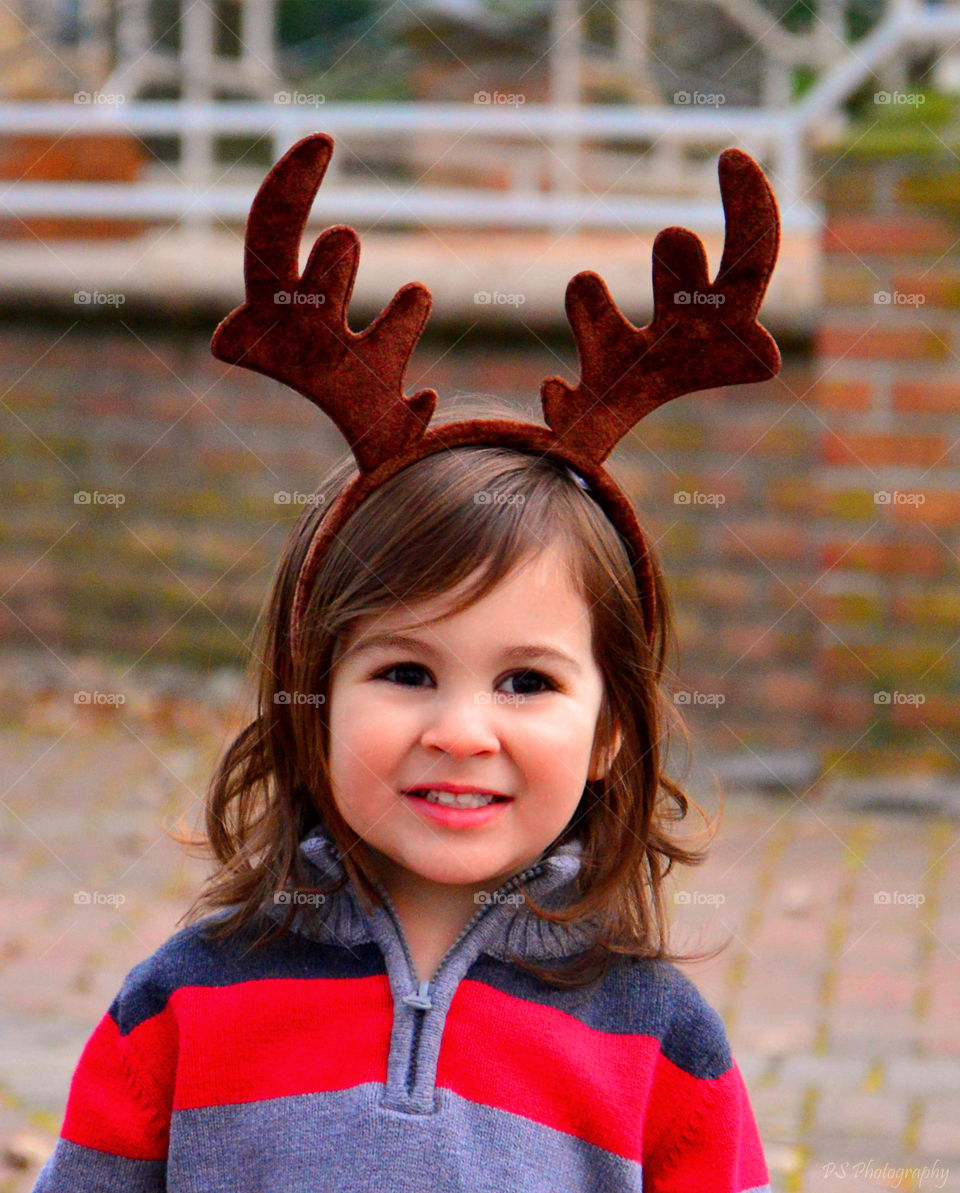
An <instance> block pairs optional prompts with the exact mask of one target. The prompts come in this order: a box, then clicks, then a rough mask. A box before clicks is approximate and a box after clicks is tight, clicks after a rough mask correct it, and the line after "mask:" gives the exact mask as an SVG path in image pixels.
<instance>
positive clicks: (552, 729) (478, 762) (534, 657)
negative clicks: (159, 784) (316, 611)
mask: <svg viewBox="0 0 960 1193" xmlns="http://www.w3.org/2000/svg"><path fill="white" fill-rule="evenodd" d="M448 605H449V598H444V599H443V601H442V602H435V601H429V602H420V603H418V604H416V605H411V606H403V605H401V606H398V607H397V608H396V609H395V610H391V611H389V612H388V613H385V614H378V615H370V616H368V617H365V618H362V619H361V620H360V622H359V624H358V625H357V626H356V627H355V628H354V630H353V633H352V634H351V636H350V639H349V641H348V642H347V643H346V644H345V649H344V652H343V654H342V655H341V656H340V658H339V660H338V662H337V663H336V664H335V666H334V668H333V671H332V674H331V682H330V693H329V699H330V772H331V779H332V785H333V795H334V800H335V802H336V805H337V807H338V809H339V811H340V813H341V814H342V816H343V818H344V820H346V822H347V823H348V824H349V825H350V827H351V828H352V829H353V830H354V832H356V833H357V834H358V835H359V836H360V837H362V838H363V839H364V841H366V842H367V844H368V845H370V846H372V847H373V851H374V854H373V856H374V859H375V861H380V862H382V863H383V864H382V865H381V866H380V876H381V877H385V875H386V874H389V873H393V874H397V873H402V872H406V873H405V874H404V875H403V877H405V878H406V877H409V878H414V877H416V879H418V880H420V881H424V882H427V883H442V884H474V885H475V886H477V887H478V888H483V887H486V886H488V885H489V883H490V882H491V881H492V880H494V879H496V880H499V881H504V880H505V879H506V878H508V877H510V876H512V875H513V874H515V873H516V872H518V871H520V870H522V869H524V868H525V867H526V866H528V865H529V864H530V863H531V862H533V861H534V860H535V859H536V858H538V857H539V856H540V855H541V854H542V853H543V851H544V850H545V849H546V848H547V846H548V845H550V843H551V842H552V841H553V840H554V838H555V837H556V836H557V835H558V834H559V833H560V832H561V831H562V830H563V829H564V828H565V826H566V825H567V824H568V823H569V821H570V819H571V818H572V816H573V814H574V812H575V810H576V808H577V805H578V803H579V802H580V797H581V795H582V793H583V789H584V784H585V782H586V781H587V778H588V777H591V778H593V777H596V776H597V774H599V773H600V770H599V769H598V768H596V767H595V768H593V769H592V770H591V765H590V764H591V749H592V746H593V743H594V734H595V730H596V725H597V717H598V714H599V711H600V703H601V696H602V693H603V679H602V676H601V673H600V671H599V669H598V667H597V665H596V662H595V660H594V658H593V653H592V649H591V622H590V613H589V610H588V608H587V605H586V603H585V602H584V600H583V598H582V597H581V596H580V595H579V593H577V592H576V590H575V589H574V588H573V587H572V586H571V582H570V579H569V577H568V575H567V568H566V564H565V562H564V560H563V557H562V555H560V554H559V553H558V552H557V551H556V550H555V549H553V548H551V549H546V550H544V551H543V552H540V553H538V554H537V555H536V556H535V557H534V559H533V561H532V562H530V563H528V564H527V565H526V566H523V567H521V568H519V569H515V570H514V572H512V573H511V574H510V575H508V576H507V577H505V578H504V580H502V581H501V583H500V584H499V585H498V586H497V587H496V588H494V589H493V590H492V591H491V592H489V593H488V594H487V595H486V596H485V597H484V598H483V599H482V600H479V601H476V602H474V603H473V604H472V605H471V606H470V607H469V608H467V609H464V610H461V611H460V612H459V613H456V614H454V615H452V616H450V615H448V616H447V617H445V618H444V619H442V620H440V621H437V622H434V623H433V624H431V625H424V624H422V622H423V621H426V620H427V619H428V618H430V617H433V616H436V615H437V614H438V613H439V612H440V611H441V610H442V609H443V608H445V607H448ZM401 631H402V633H403V634H404V635H405V636H406V637H408V638H409V639H410V641H409V642H408V643H407V644H405V645H399V644H396V643H395V644H388V643H383V642H379V643H378V642H377V641H376V639H377V638H379V637H380V636H382V635H385V634H390V633H394V634H396V633H400V632H401ZM414 640H415V641H414ZM510 652H514V653H513V654H511V653H510ZM442 783H452V784H461V785H463V786H470V787H475V788H478V789H480V790H481V791H484V792H496V793H499V794H501V795H506V796H510V797H511V799H510V801H509V802H508V803H506V804H498V805H496V808H495V810H494V814H493V815H492V816H491V817H490V818H488V819H486V820H484V821H483V822H479V821H478V822H476V823H470V824H463V825H459V826H456V827H454V826H450V825H443V824H439V823H438V822H437V820H436V819H434V818H433V817H431V816H430V815H429V813H428V812H427V811H426V809H425V806H424V801H423V800H421V799H418V798H416V797H414V796H409V795H406V794H405V792H407V791H409V790H410V789H411V788H425V787H431V786H433V785H435V784H442ZM378 855H383V856H382V857H378ZM396 867H400V868H402V869H401V870H400V871H398V870H397V869H396ZM497 884H499V883H497Z"/></svg>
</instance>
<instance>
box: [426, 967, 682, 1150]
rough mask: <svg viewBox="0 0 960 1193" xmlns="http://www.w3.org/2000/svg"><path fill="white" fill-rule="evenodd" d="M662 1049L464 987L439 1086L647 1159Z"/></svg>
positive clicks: (449, 1028)
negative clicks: (650, 1105)
mask: <svg viewBox="0 0 960 1193" xmlns="http://www.w3.org/2000/svg"><path fill="white" fill-rule="evenodd" d="M659 1050H660V1045H659V1041H658V1040H657V1039H656V1038H655V1037H652V1036H645V1035H620V1034H614V1033H611V1032H604V1031H598V1030H597V1029H596V1028H592V1027H588V1026H587V1025H586V1024H584V1023H581V1022H580V1020H579V1019H577V1018H575V1017H574V1016H572V1015H569V1014H566V1013H565V1012H563V1011H558V1010H555V1009H554V1008H553V1007H547V1006H542V1005H541V1004H539V1003H536V1002H531V1001H529V1000H527V999H523V998H515V997H512V996H511V995H508V994H504V993H503V992H502V991H500V990H496V989H495V988H493V987H492V986H487V985H485V984H483V983H481V982H475V981H470V980H469V979H464V980H463V981H461V983H460V985H459V987H458V989H457V992H456V994H455V995H454V998H453V1002H452V1004H451V1006H450V1011H449V1014H448V1016H447V1022H446V1026H445V1028H444V1036H443V1044H442V1046H441V1050H440V1063H439V1067H438V1075H437V1083H438V1085H442V1086H445V1087H446V1088H448V1089H452V1090H454V1091H456V1093H458V1094H459V1095H460V1096H461V1097H464V1098H468V1099H469V1100H470V1101H472V1102H479V1103H481V1104H482V1105H484V1106H495V1107H497V1108H498V1109H500V1110H505V1111H508V1112H509V1113H510V1114H517V1115H520V1116H522V1117H523V1118H528V1119H531V1120H533V1121H534V1122H537V1123H542V1124H544V1125H545V1126H548V1127H553V1128H554V1129H555V1130H557V1131H563V1132H564V1133H565V1134H567V1135H573V1136H576V1137H577V1138H578V1139H583V1140H585V1141H586V1142H587V1143H592V1144H595V1145H596V1146H597V1147H601V1148H605V1149H606V1150H607V1151H610V1152H615V1153H616V1154H617V1155H619V1156H625V1157H626V1158H627V1159H628V1160H635V1161H640V1159H641V1151H642V1137H643V1128H644V1123H643V1120H644V1106H645V1104H646V1100H647V1094H648V1090H649V1085H650V1080H651V1078H652V1076H653V1071H654V1067H655V1064H656V1058H657V1055H658V1054H659Z"/></svg>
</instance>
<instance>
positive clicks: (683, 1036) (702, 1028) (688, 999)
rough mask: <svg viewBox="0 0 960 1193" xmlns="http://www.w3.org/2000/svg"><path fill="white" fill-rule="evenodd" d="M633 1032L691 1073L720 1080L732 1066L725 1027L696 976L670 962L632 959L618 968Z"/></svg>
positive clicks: (618, 990)
mask: <svg viewBox="0 0 960 1193" xmlns="http://www.w3.org/2000/svg"><path fill="white" fill-rule="evenodd" d="M616 971H617V974H618V977H617V979H616V985H617V986H618V987H619V988H615V991H614V995H615V997H616V996H619V1000H620V1001H621V1004H622V1005H623V1006H624V1009H625V1013H626V1015H627V1017H628V1018H629V1019H630V1020H631V1030H636V1031H637V1032H638V1034H643V1035H649V1036H654V1037H655V1038H656V1039H657V1040H658V1041H659V1043H660V1051H661V1052H662V1053H663V1055H664V1056H666V1057H667V1059H668V1060H670V1061H672V1062H673V1063H674V1064H675V1065H677V1066H678V1067H679V1068H682V1069H684V1070H686V1071H687V1072H693V1071H696V1072H697V1073H698V1074H700V1075H703V1076H719V1075H720V1074H722V1073H725V1072H726V1071H727V1070H728V1069H729V1068H730V1065H731V1062H732V1056H731V1051H730V1043H729V1040H728V1038H727V1032H726V1028H725V1027H724V1023H723V1019H722V1018H721V1017H720V1015H719V1013H718V1012H717V1011H716V1010H715V1009H714V1008H713V1007H712V1006H711V1005H710V1003H709V1002H708V1001H707V999H706V998H705V996H704V995H703V994H702V993H701V991H700V990H699V989H698V987H697V986H696V984H695V983H694V982H693V981H692V979H691V978H689V977H688V976H687V974H685V973H684V972H683V971H682V970H681V969H680V968H679V966H678V965H676V964H675V963H673V962H671V961H662V960H653V959H651V958H643V957H627V958H624V959H623V964H621V965H619V966H617V967H616Z"/></svg>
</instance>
